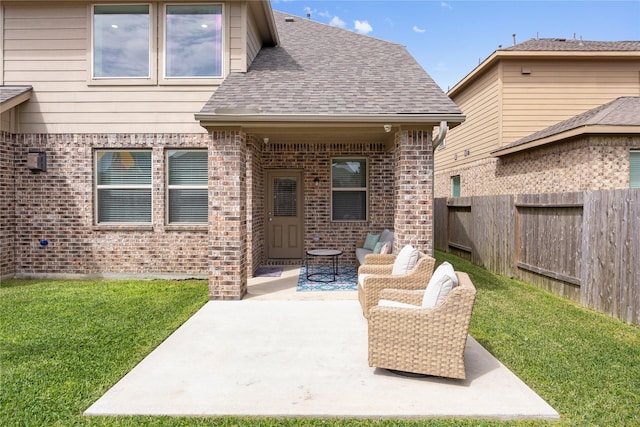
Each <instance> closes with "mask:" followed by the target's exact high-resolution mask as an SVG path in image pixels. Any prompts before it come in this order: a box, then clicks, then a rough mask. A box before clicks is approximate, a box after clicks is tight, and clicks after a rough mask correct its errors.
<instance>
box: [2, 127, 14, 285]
mask: <svg viewBox="0 0 640 427" xmlns="http://www.w3.org/2000/svg"><path fill="white" fill-rule="evenodd" d="M14 163H15V160H14V141H13V136H12V135H11V134H8V133H6V132H0V278H2V277H4V276H12V275H13V274H14V273H15V241H14V236H15V234H16V230H15V227H16V223H15V216H14V211H15V202H14V201H15V193H14V188H13V186H14V180H15V176H14V174H15V169H14Z"/></svg>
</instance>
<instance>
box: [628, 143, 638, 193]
mask: <svg viewBox="0 0 640 427" xmlns="http://www.w3.org/2000/svg"><path fill="white" fill-rule="evenodd" d="M629 160H630V161H629V187H631V188H640V150H631V152H630V153H629Z"/></svg>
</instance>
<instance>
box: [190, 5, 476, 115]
mask: <svg viewBox="0 0 640 427" xmlns="http://www.w3.org/2000/svg"><path fill="white" fill-rule="evenodd" d="M274 16H275V20H276V26H277V30H278V34H279V37H280V45H279V46H277V47H263V48H262V49H261V50H260V52H259V54H258V55H257V57H256V58H255V60H254V61H253V63H252V65H251V67H250V68H249V70H248V71H247V72H246V73H232V74H230V75H229V76H228V77H227V78H226V79H225V81H224V82H223V83H222V85H221V86H220V87H219V88H218V89H217V90H216V92H215V93H214V94H213V96H212V97H211V98H210V99H209V101H208V102H207V104H206V105H205V106H204V108H203V109H202V111H201V112H200V114H197V115H196V119H199V120H205V121H210V120H218V121H222V120H224V119H225V118H226V117H229V116H233V115H236V116H237V117H240V116H241V115H244V116H246V117H249V116H253V117H254V118H256V120H257V118H259V117H263V118H269V119H271V120H273V119H275V120H282V121H286V120H292V121H303V120H313V121H321V120H325V121H327V122H330V121H332V120H340V119H339V117H351V118H353V117H362V118H367V117H369V118H371V117H379V116H386V118H387V120H388V119H389V118H391V119H393V118H398V117H399V118H400V119H406V118H407V117H411V116H412V115H418V116H420V117H422V120H423V121H424V117H423V116H425V115H429V116H441V118H440V119H437V120H449V121H452V122H458V123H459V122H462V121H463V120H464V116H463V115H462V113H461V111H460V109H459V108H458V107H457V106H456V105H455V104H454V102H453V101H452V100H451V99H450V98H449V97H447V96H446V95H445V94H444V93H443V92H442V90H441V89H440V87H439V86H438V85H437V84H436V83H435V82H434V81H433V80H432V79H431V77H429V75H428V74H427V73H426V72H425V71H424V70H423V69H422V67H421V66H420V65H419V64H418V63H417V62H416V60H415V59H414V58H413V57H412V56H411V54H409V52H408V51H407V49H406V48H405V47H404V46H401V45H398V44H395V43H391V42H388V41H384V40H380V39H376V38H373V37H369V36H364V35H360V34H356V33H354V32H352V31H348V30H344V29H340V28H335V27H332V26H329V25H325V24H321V23H318V22H314V21H312V20H310V19H307V18H300V17H291V16H290V15H286V14H283V13H280V12H274ZM379 120H383V119H382V118H380V119H379Z"/></svg>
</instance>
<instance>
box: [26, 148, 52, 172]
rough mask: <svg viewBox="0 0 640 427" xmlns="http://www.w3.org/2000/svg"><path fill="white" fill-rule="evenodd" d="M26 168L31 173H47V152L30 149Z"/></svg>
mask: <svg viewBox="0 0 640 427" xmlns="http://www.w3.org/2000/svg"><path fill="white" fill-rule="evenodd" d="M27 167H28V168H29V169H31V170H32V171H40V172H46V171H47V152H46V151H44V150H36V149H30V150H29V153H28V154H27Z"/></svg>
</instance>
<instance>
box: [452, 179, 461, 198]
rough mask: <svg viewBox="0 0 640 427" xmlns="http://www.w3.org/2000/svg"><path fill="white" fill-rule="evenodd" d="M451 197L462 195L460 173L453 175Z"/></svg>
mask: <svg viewBox="0 0 640 427" xmlns="http://www.w3.org/2000/svg"><path fill="white" fill-rule="evenodd" d="M451 197H460V175H456V176H452V177H451Z"/></svg>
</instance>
